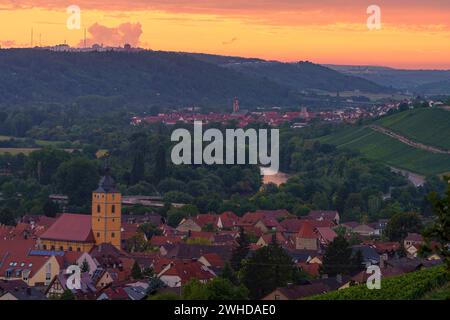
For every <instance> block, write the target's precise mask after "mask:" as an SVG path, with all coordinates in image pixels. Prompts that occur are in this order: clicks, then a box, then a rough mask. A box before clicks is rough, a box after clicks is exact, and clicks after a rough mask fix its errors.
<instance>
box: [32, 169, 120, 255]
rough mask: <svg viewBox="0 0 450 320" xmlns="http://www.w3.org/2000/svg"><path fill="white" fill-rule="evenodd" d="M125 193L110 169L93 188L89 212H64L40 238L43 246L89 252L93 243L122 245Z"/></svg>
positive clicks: (46, 248)
mask: <svg viewBox="0 0 450 320" xmlns="http://www.w3.org/2000/svg"><path fill="white" fill-rule="evenodd" d="M121 203H122V195H121V193H120V192H119V191H118V190H117V189H116V183H115V181H114V179H113V178H112V177H111V176H110V174H109V171H107V172H106V174H105V176H103V177H102V178H101V179H100V182H99V185H98V188H97V189H96V190H95V191H93V192H92V212H91V214H90V215H85V214H72V213H63V214H62V215H61V216H60V217H59V218H58V220H56V221H55V223H53V224H52V226H51V227H50V228H49V229H48V230H47V231H46V232H44V233H43V234H42V235H41V237H40V239H39V246H40V248H41V249H43V250H59V251H83V252H88V251H90V250H91V249H92V247H93V246H94V245H98V244H101V243H110V244H112V245H114V246H115V247H116V248H118V249H120V244H121V236H120V232H121V215H122V206H121Z"/></svg>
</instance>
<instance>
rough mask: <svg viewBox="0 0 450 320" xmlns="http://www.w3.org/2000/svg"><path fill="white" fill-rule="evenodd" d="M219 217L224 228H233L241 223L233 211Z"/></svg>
mask: <svg viewBox="0 0 450 320" xmlns="http://www.w3.org/2000/svg"><path fill="white" fill-rule="evenodd" d="M219 217H220V221H221V222H222V225H223V227H224V228H232V227H233V226H235V225H236V224H238V223H239V217H238V216H237V215H235V214H234V213H233V212H231V211H225V212H223V213H222V214H221V215H219Z"/></svg>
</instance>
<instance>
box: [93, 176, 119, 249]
mask: <svg viewBox="0 0 450 320" xmlns="http://www.w3.org/2000/svg"><path fill="white" fill-rule="evenodd" d="M121 203H122V195H121V194H120V192H119V191H118V190H117V189H116V183H115V181H114V179H113V178H112V177H111V175H110V172H109V170H108V169H107V170H106V172H105V175H104V176H103V177H102V178H101V179H100V182H99V185H98V188H97V190H95V191H94V192H93V193H92V233H93V234H94V239H95V244H97V245H99V244H101V243H111V244H112V245H114V246H115V247H116V248H118V249H120V239H121V237H120V231H121V216H122V206H121Z"/></svg>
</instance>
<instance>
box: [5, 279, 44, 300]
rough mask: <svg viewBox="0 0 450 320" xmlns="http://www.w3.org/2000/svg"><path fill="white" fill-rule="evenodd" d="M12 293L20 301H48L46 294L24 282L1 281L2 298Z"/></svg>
mask: <svg viewBox="0 0 450 320" xmlns="http://www.w3.org/2000/svg"><path fill="white" fill-rule="evenodd" d="M7 293H10V294H11V295H13V296H14V297H16V298H17V299H18V300H46V299H47V297H46V296H45V294H44V293H43V292H42V291H40V290H38V289H36V288H34V287H29V286H28V285H27V284H26V283H25V282H24V281H22V280H10V281H7V280H0V297H1V296H3V295H5V294H7Z"/></svg>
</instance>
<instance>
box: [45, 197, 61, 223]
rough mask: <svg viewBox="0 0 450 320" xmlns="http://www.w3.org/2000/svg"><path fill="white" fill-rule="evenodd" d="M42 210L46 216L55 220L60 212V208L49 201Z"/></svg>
mask: <svg viewBox="0 0 450 320" xmlns="http://www.w3.org/2000/svg"><path fill="white" fill-rule="evenodd" d="M42 210H43V211H44V215H45V216H47V217H52V218H54V217H56V214H57V213H58V211H59V206H58V204H57V203H55V202H53V201H52V200H50V199H47V200H46V201H45V203H44V206H43V208H42Z"/></svg>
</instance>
